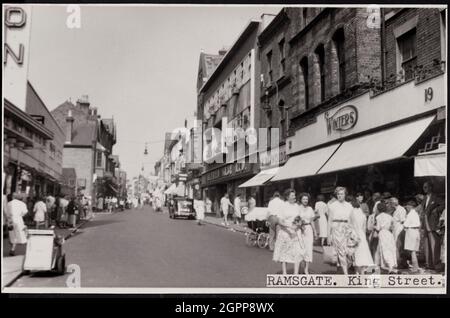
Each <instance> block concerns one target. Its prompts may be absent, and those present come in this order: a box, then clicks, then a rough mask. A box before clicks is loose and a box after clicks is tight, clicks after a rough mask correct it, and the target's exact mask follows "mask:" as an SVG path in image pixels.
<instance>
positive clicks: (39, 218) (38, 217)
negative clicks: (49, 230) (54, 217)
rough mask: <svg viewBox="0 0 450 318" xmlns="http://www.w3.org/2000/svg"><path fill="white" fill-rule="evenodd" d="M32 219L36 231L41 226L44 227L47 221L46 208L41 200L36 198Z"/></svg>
mask: <svg viewBox="0 0 450 318" xmlns="http://www.w3.org/2000/svg"><path fill="white" fill-rule="evenodd" d="M33 212H34V217H33V220H34V222H35V224H36V229H39V227H40V226H41V225H45V227H46V224H45V221H46V220H47V217H46V214H47V206H46V205H45V203H44V201H43V200H42V199H41V198H38V199H37V201H36V203H35V204H34V207H33Z"/></svg>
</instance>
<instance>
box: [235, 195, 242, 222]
mask: <svg viewBox="0 0 450 318" xmlns="http://www.w3.org/2000/svg"><path fill="white" fill-rule="evenodd" d="M241 216H242V215H241V194H240V193H238V194H236V197H235V198H234V223H235V224H240V223H241Z"/></svg>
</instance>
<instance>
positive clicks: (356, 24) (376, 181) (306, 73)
mask: <svg viewBox="0 0 450 318" xmlns="http://www.w3.org/2000/svg"><path fill="white" fill-rule="evenodd" d="M304 10H306V12H305V11H304ZM308 10H312V12H313V13H314V14H312V13H311V14H310V13H309V12H308ZM283 14H284V15H285V16H287V18H288V19H289V22H287V24H288V25H292V27H291V26H287V27H285V30H286V34H287V41H288V42H289V45H290V46H289V52H290V53H288V54H287V57H286V58H287V64H288V65H287V67H286V68H287V69H288V70H289V72H290V74H289V77H290V78H291V80H290V82H289V83H288V84H286V89H285V90H284V91H282V94H279V96H280V95H281V96H282V98H283V100H284V104H288V105H290V106H291V105H292V107H291V108H290V109H289V112H288V116H289V128H288V129H287V136H286V152H287V154H288V156H289V159H288V161H287V163H286V164H285V165H284V166H283V167H281V168H280V169H279V171H278V172H277V174H276V175H275V177H274V178H273V179H272V180H271V183H273V184H277V183H279V184H281V183H282V182H285V185H286V182H287V181H289V186H291V187H294V188H295V189H296V190H297V191H307V192H309V193H311V194H319V193H325V194H329V193H331V192H332V191H333V189H334V188H335V187H336V186H337V185H342V186H347V187H348V189H349V190H350V192H353V193H354V192H356V191H361V192H363V191H366V190H367V191H372V192H373V191H378V192H384V191H389V192H391V193H392V194H394V195H396V196H398V197H400V198H401V199H405V198H407V197H410V196H412V195H414V194H415V193H419V192H421V183H422V182H423V180H419V179H417V178H414V157H415V156H416V155H417V154H418V153H420V152H423V151H428V150H433V149H436V148H438V147H439V144H443V143H445V139H446V137H445V121H446V118H445V117H446V115H445V114H446V100H445V96H446V94H445V87H446V67H445V56H446V55H445V53H444V52H445V50H444V47H443V46H442V43H446V42H445V41H446V28H445V19H443V17H445V11H442V10H440V9H438V8H429V9H425V8H404V9H381V10H379V11H375V12H371V11H370V10H366V9H365V8H361V9H359V8H323V9H320V10H319V9H314V8H290V9H286V10H284V13H283ZM371 14H379V18H380V19H378V20H377V21H380V23H379V24H373V23H372V22H371V21H373V20H372V19H371ZM303 16H305V17H307V19H306V22H302V18H303ZM276 39H277V40H278V38H276ZM267 65H268V64H265V63H262V69H263V73H265V74H268V72H270V67H268V66H267ZM272 72H274V73H275V70H272ZM279 98H281V97H279ZM269 101H270V103H276V102H277V100H270V99H269Z"/></svg>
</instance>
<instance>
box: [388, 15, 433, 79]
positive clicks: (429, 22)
mask: <svg viewBox="0 0 450 318" xmlns="http://www.w3.org/2000/svg"><path fill="white" fill-rule="evenodd" d="M414 17H417V18H418V19H417V26H416V41H417V44H416V45H417V46H416V54H417V65H423V66H424V67H427V66H430V65H432V64H433V60H434V59H438V60H440V59H441V38H440V11H439V9H429V8H411V9H404V10H401V11H400V12H399V13H397V14H396V15H395V16H394V17H392V18H391V19H389V20H387V21H386V36H385V50H386V53H385V54H386V55H385V56H386V77H389V76H390V75H391V74H394V75H395V74H396V73H397V56H396V54H397V50H396V44H397V40H396V38H395V35H394V30H395V28H397V27H399V26H401V25H402V24H404V23H405V22H407V21H408V20H410V19H412V18H414Z"/></svg>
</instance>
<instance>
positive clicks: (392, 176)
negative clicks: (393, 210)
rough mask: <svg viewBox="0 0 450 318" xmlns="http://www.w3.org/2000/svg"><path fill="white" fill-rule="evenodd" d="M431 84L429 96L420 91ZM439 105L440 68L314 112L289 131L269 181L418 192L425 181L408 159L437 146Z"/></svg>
mask: <svg viewBox="0 0 450 318" xmlns="http://www.w3.org/2000/svg"><path fill="white" fill-rule="evenodd" d="M430 89H431V90H432V91H434V94H433V96H434V97H433V98H432V99H430V98H429V96H428V95H426V94H425V97H424V92H427V91H429V90H430ZM445 105H446V101H445V87H444V75H440V76H438V77H435V78H432V79H430V80H428V81H426V82H422V83H415V82H413V81H412V82H409V83H406V84H404V85H401V86H400V87H397V88H396V89H394V90H392V91H388V92H385V93H383V94H380V95H376V96H372V95H371V94H370V93H369V92H367V93H366V94H363V95H360V96H358V97H356V98H354V99H353V100H350V101H347V102H346V103H344V104H340V105H338V106H335V107H334V108H332V109H329V110H327V111H325V112H322V113H319V114H318V115H317V116H316V118H315V120H314V121H312V122H311V123H309V124H308V125H305V126H304V127H301V128H299V129H298V130H297V131H296V132H295V135H293V136H291V137H289V138H288V140H287V143H288V145H289V146H288V153H289V160H288V162H287V163H286V164H285V165H284V166H283V167H282V168H280V169H279V171H278V172H277V174H276V175H275V176H274V177H273V178H272V179H271V181H270V182H271V183H277V182H286V181H287V180H290V181H291V185H292V186H294V188H295V190H296V191H307V192H309V193H310V194H311V195H313V197H315V196H316V195H318V194H330V193H332V192H333V190H334V188H335V187H336V186H345V187H347V188H348V190H349V192H350V193H356V192H364V191H370V192H390V193H391V194H393V195H395V196H398V197H399V198H400V199H401V200H405V199H407V198H410V197H411V196H413V195H415V194H417V193H421V192H422V191H421V188H422V183H423V182H424V180H420V179H417V178H415V173H414V165H415V160H414V158H415V157H416V156H418V154H420V153H422V152H428V151H431V150H434V149H438V148H441V151H440V152H441V153H442V152H443V150H442V149H444V148H443V147H442V145H443V144H445V142H446V136H445V122H446V116H445V114H446V106H445ZM445 149H446V148H445ZM438 191H439V190H438ZM439 192H443V191H442V189H441V190H440V191H439Z"/></svg>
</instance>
